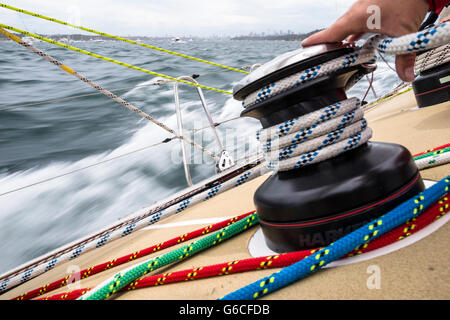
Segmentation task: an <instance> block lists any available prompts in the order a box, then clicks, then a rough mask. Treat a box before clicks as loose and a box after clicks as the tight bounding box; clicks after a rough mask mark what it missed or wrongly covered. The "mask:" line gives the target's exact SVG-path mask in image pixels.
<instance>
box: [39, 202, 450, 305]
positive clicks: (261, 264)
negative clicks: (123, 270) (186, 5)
mask: <svg viewBox="0 0 450 320" xmlns="http://www.w3.org/2000/svg"><path fill="white" fill-rule="evenodd" d="M449 200H450V197H448V196H445V197H442V198H441V199H440V200H439V201H438V202H436V203H435V204H433V206H431V207H430V208H429V209H428V210H426V211H425V212H424V213H422V214H421V215H420V216H418V217H417V218H415V219H413V220H410V221H408V222H406V223H405V224H403V225H401V226H399V227H397V228H395V229H393V230H391V231H390V232H388V233H386V234H384V235H383V236H381V237H379V238H377V239H375V240H373V241H371V242H369V243H368V244H366V245H364V247H361V248H355V250H354V251H352V252H351V253H349V254H348V255H347V257H351V256H354V255H357V254H362V253H366V252H369V251H372V250H375V249H378V248H381V247H384V246H386V245H389V244H392V243H394V242H397V241H399V240H402V239H404V238H406V237H408V236H410V235H412V234H414V233H416V232H418V231H419V230H421V229H423V228H424V227H426V226H427V225H429V224H430V223H431V222H433V221H434V220H436V219H439V218H440V217H442V216H443V215H444V214H445V213H446V212H447V211H448V209H449V204H450V201H449ZM319 249H320V248H318V249H314V250H304V251H297V252H291V253H284V254H279V255H272V256H266V257H259V258H250V259H243V260H235V261H230V262H225V263H220V264H216V265H211V266H204V267H198V268H192V269H187V270H181V271H176V272H169V273H164V274H158V275H153V276H147V277H144V278H141V279H138V280H136V281H135V282H133V283H131V284H129V285H128V286H126V287H125V288H123V289H122V291H125V290H134V289H137V288H145V287H151V286H158V285H162V284H168V283H175V282H182V281H188V280H195V279H202V278H208V277H215V276H220V275H227V274H233V273H238V272H244V271H251V270H258V269H267V268H281V267H286V266H289V265H291V264H293V263H296V262H298V261H299V260H301V259H303V258H305V257H307V256H308V255H310V254H312V253H314V252H316V251H317V250H319ZM88 290H89V288H84V289H79V290H75V291H71V292H66V293H62V294H58V295H54V296H51V297H47V298H44V299H45V300H61V299H62V300H71V299H77V298H78V297H79V296H81V295H82V294H83V293H84V292H86V291H88Z"/></svg>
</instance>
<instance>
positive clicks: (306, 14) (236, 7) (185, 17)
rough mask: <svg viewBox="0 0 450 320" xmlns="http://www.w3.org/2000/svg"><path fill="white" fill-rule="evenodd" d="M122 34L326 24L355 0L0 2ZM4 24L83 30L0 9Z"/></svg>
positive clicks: (226, 32)
mask: <svg viewBox="0 0 450 320" xmlns="http://www.w3.org/2000/svg"><path fill="white" fill-rule="evenodd" d="M0 2H1V3H4V4H8V5H11V6H14V7H17V8H21V9H25V10H28V11H32V12H36V13H40V14H43V15H46V16H50V17H53V18H57V19H60V20H63V21H67V22H71V23H73V24H76V25H82V26H84V27H90V28H93V29H96V30H99V31H104V32H107V33H112V34H116V35H121V36H126V35H135V36H180V37H183V36H200V37H209V36H214V35H216V36H235V35H246V34H249V33H250V32H254V33H262V32H264V33H266V34H273V33H275V32H279V31H283V32H287V31H288V30H290V31H292V32H294V33H302V32H309V31H312V30H315V29H319V28H326V27H327V26H329V25H331V24H332V23H333V22H334V21H335V20H336V19H337V18H339V16H341V15H342V14H343V13H344V12H345V11H346V10H347V9H348V8H349V7H350V6H351V5H352V4H353V3H354V2H355V0H315V1H311V0H189V1H186V0H126V1H125V0H71V1H67V0H40V1H36V0H0ZM0 21H1V22H2V23H4V24H8V25H12V26H14V27H17V28H20V29H25V30H27V31H30V32H35V33H41V34H61V33H67V34H70V33H84V32H81V31H79V30H74V29H71V28H69V27H65V26H61V25H58V24H54V23H52V22H48V21H43V20H41V19H38V18H35V17H31V16H27V15H24V14H21V13H17V12H14V11H10V10H7V9H4V8H0Z"/></svg>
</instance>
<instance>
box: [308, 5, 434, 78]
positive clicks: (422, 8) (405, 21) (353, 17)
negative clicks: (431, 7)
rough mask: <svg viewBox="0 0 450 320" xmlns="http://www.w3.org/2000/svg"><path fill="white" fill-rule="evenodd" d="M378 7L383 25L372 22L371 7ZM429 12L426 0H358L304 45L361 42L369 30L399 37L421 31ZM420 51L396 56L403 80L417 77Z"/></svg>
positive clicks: (398, 71)
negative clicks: (377, 26) (376, 26)
mask: <svg viewBox="0 0 450 320" xmlns="http://www.w3.org/2000/svg"><path fill="white" fill-rule="evenodd" d="M374 5H375V6H378V7H379V9H380V10H379V13H380V17H379V19H380V24H379V28H374V27H373V25H371V24H369V23H368V19H369V18H370V16H371V13H370V12H371V11H370V10H368V9H370V8H369V7H370V6H374ZM427 12H428V2H427V1H426V0H358V1H357V2H356V3H355V4H354V5H353V6H352V7H351V8H350V9H349V10H348V11H347V12H346V13H345V14H344V15H343V16H341V17H340V18H339V19H338V20H336V22H335V23H333V24H332V25H331V27H329V28H328V29H326V30H322V31H320V32H318V33H315V34H313V35H312V36H310V37H309V38H307V39H305V40H303V42H302V46H303V47H308V46H312V45H316V44H320V43H327V42H341V41H343V40H347V41H348V42H353V41H357V40H358V39H360V38H361V37H362V36H363V35H364V34H365V33H368V32H371V33H379V34H383V35H387V36H390V37H398V36H402V35H405V34H409V33H413V32H417V31H418V30H419V27H420V25H421V24H422V21H423V20H424V18H425V16H426V14H427ZM415 59H416V54H415V53H411V54H405V55H399V56H397V57H396V59H395V68H396V71H397V74H398V76H399V77H400V79H402V80H403V81H407V82H411V81H413V80H414V62H415Z"/></svg>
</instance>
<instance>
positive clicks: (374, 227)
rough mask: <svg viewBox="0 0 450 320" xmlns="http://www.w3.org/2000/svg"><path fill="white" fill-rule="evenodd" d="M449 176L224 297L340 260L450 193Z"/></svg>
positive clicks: (261, 291)
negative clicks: (300, 258)
mask: <svg viewBox="0 0 450 320" xmlns="http://www.w3.org/2000/svg"><path fill="white" fill-rule="evenodd" d="M449 186H450V176H448V177H446V178H445V179H443V180H441V181H439V182H438V183H436V184H435V185H433V186H432V187H430V188H428V189H427V190H425V191H424V192H422V193H420V194H419V195H417V196H416V197H414V198H412V199H410V200H408V201H406V202H404V203H403V204H401V205H400V206H398V207H396V208H395V209H394V210H392V211H390V212H389V213H387V214H385V215H383V216H381V217H380V218H378V219H375V220H373V221H372V222H370V223H368V224H366V225H365V226H363V227H361V228H359V229H357V230H355V231H353V232H352V233H350V234H348V235H346V236H344V237H342V238H340V239H339V240H337V241H336V242H334V243H332V244H331V245H329V246H327V247H325V248H323V249H322V250H320V251H318V252H317V253H316V254H314V255H311V256H309V257H307V258H305V259H303V260H301V261H300V262H297V263H295V264H293V265H291V266H289V267H286V268H284V269H282V270H281V271H279V272H277V273H274V274H272V275H271V276H268V277H265V278H263V279H261V280H258V281H256V282H254V283H252V284H250V285H248V286H246V287H243V288H241V289H239V290H237V291H235V292H232V293H230V294H228V295H226V296H225V297H223V298H222V299H223V300H241V299H242V300H251V299H256V298H260V297H262V296H264V295H266V294H268V293H270V292H273V291H276V290H278V289H280V288H282V287H285V286H287V285H289V284H291V283H293V282H295V281H297V280H300V279H302V278H304V277H306V276H307V275H309V274H311V273H313V272H315V271H317V270H319V269H321V268H322V267H324V266H325V265H327V264H328V263H330V262H332V261H334V260H337V259H339V258H340V257H342V256H344V255H345V254H347V253H349V252H351V251H352V250H354V249H355V248H357V247H359V246H362V245H364V244H366V243H368V242H369V241H371V240H373V239H376V238H378V237H379V236H381V235H382V234H384V233H386V232H388V231H390V230H391V229H394V228H395V227H398V226H399V225H401V224H403V223H405V222H406V221H408V220H409V219H413V218H415V217H417V216H418V215H419V214H421V213H422V212H423V211H424V210H425V209H426V208H428V207H429V206H431V205H432V204H433V203H434V202H436V201H438V200H439V199H440V198H441V197H442V196H443V195H445V194H447V193H448V190H449Z"/></svg>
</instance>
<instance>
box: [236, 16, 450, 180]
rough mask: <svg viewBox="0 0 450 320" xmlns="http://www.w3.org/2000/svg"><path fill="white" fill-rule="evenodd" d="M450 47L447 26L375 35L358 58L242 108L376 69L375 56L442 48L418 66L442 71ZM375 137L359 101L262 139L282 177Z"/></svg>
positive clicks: (258, 94) (251, 99)
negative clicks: (339, 75)
mask: <svg viewBox="0 0 450 320" xmlns="http://www.w3.org/2000/svg"><path fill="white" fill-rule="evenodd" d="M449 42H450V24H448V23H443V24H441V25H438V26H436V27H431V28H428V29H425V30H423V31H420V32H417V33H413V34H408V35H405V36H402V37H397V38H385V37H383V36H381V35H376V36H373V37H371V38H369V39H368V40H367V41H366V43H365V44H364V45H363V46H362V47H361V48H359V49H356V50H355V52H353V53H350V54H345V55H343V56H341V57H338V58H335V59H333V60H331V61H328V62H326V63H323V64H320V65H317V66H314V67H311V68H309V69H306V70H302V71H300V72H297V73H295V74H293V75H291V76H289V77H286V78H284V79H281V80H278V81H276V82H273V83H270V84H269V85H267V86H265V87H264V88H262V89H260V90H257V91H255V92H253V93H250V94H249V95H248V96H246V97H245V98H244V101H243V103H242V104H243V106H244V108H247V107H250V106H252V105H254V104H257V103H259V102H261V101H264V100H266V99H268V98H271V97H274V96H276V95H278V94H280V93H283V92H285V91H287V90H289V89H292V88H295V87H298V86H301V85H303V84H304V83H306V82H308V81H311V80H312V79H316V78H319V77H321V76H325V75H328V74H332V73H334V72H336V71H338V70H341V69H345V68H349V67H352V66H357V65H363V64H372V63H374V62H375V61H376V54H375V52H376V50H378V52H379V53H380V54H383V53H386V54H393V55H398V54H406V53H411V52H418V51H424V50H428V49H433V48H436V47H439V46H440V47H439V48H438V49H434V50H431V51H430V52H428V53H426V54H424V55H422V56H421V57H420V58H419V59H418V62H417V63H416V65H419V68H429V67H432V66H436V65H441V64H443V63H446V62H448V51H449V45H448V43H449ZM421 70H424V69H421ZM371 137H372V130H371V129H370V128H368V127H367V122H366V120H365V119H364V111H363V109H362V107H361V105H360V102H359V100H358V99H355V98H353V99H347V100H344V101H340V102H338V103H335V104H333V105H330V106H327V107H325V108H322V109H320V110H317V111H315V112H311V113H309V114H307V115H304V116H302V117H297V118H295V119H291V120H288V121H285V122H283V123H281V124H278V125H275V126H273V127H270V128H267V129H264V130H261V131H260V132H258V133H257V138H258V140H259V141H260V143H261V147H262V150H263V152H264V153H265V158H266V162H267V166H268V167H269V168H270V169H275V170H279V171H287V170H292V169H297V168H300V167H303V166H306V165H310V164H313V163H318V162H321V161H324V160H327V159H330V158H333V157H335V156H337V155H339V154H342V153H343V152H346V151H349V150H352V149H354V148H356V147H358V146H360V145H363V144H364V143H366V142H367V141H369V139H370V138H371Z"/></svg>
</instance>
